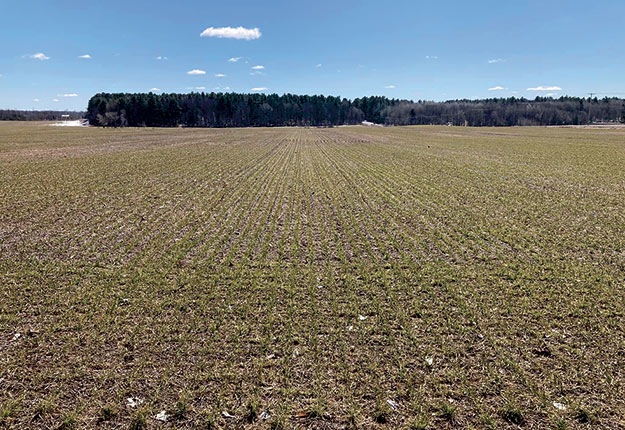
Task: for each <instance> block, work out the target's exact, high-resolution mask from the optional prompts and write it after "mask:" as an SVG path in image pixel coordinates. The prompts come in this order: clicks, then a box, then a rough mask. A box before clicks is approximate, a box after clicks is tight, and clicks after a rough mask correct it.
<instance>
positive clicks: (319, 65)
mask: <svg viewBox="0 0 625 430" xmlns="http://www.w3.org/2000/svg"><path fill="white" fill-rule="evenodd" d="M321 66H323V64H321V63H319V64H317V65H316V66H315V67H321Z"/></svg>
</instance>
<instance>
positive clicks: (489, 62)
mask: <svg viewBox="0 0 625 430" xmlns="http://www.w3.org/2000/svg"><path fill="white" fill-rule="evenodd" d="M504 61H506V60H504V59H502V58H493V59H492V60H488V64H495V63H503V62H504Z"/></svg>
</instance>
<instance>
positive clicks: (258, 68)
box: [252, 66, 265, 70]
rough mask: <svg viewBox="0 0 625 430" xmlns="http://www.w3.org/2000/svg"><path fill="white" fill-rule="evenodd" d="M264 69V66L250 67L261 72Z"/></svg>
mask: <svg viewBox="0 0 625 430" xmlns="http://www.w3.org/2000/svg"><path fill="white" fill-rule="evenodd" d="M264 68H265V66H254V67H252V69H253V70H263V69H264Z"/></svg>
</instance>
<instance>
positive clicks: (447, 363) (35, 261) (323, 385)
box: [0, 122, 625, 429]
mask: <svg viewBox="0 0 625 430" xmlns="http://www.w3.org/2000/svg"><path fill="white" fill-rule="evenodd" d="M624 369H625V130H623V129H618V130H617V129H609V130H606V129H601V130H598V129H575V128H531V127H528V128H458V127H428V126H425V127H394V128H366V127H337V128H325V129H324V128H259V129H253V128H248V129H149V128H142V129H130V128H129V129H101V128H71V127H49V126H47V125H46V124H45V123H32V124H27V123H17V122H13V123H10V122H7V123H0V427H2V428H10V429H24V428H46V429H51V428H64V429H71V428H102V429H121V428H124V429H126V428H132V429H141V428H248V429H261V428H274V429H280V428H282V429H290V428H301V429H304V428H313V429H341V428H365V429H369V428H374V429H375V428H405V429H425V428H430V429H450V428H476V429H477V428H480V429H481V428H493V429H494V428H554V429H565V428H570V429H573V428H575V429H584V428H614V429H616V428H623V427H625V399H624V397H623V393H625V370H624ZM162 411H165V412H164V413H162ZM157 416H158V418H157ZM159 418H160V419H159Z"/></svg>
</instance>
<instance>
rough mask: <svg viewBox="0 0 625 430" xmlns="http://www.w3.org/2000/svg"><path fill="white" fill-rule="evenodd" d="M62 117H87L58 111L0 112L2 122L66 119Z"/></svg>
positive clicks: (76, 113) (74, 118) (82, 113)
mask: <svg viewBox="0 0 625 430" xmlns="http://www.w3.org/2000/svg"><path fill="white" fill-rule="evenodd" d="M62 115H69V119H72V120H76V119H81V118H84V117H85V113H84V112H65V111H56V110H11V109H5V110H0V121H58V120H61V119H65V118H63V117H62Z"/></svg>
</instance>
